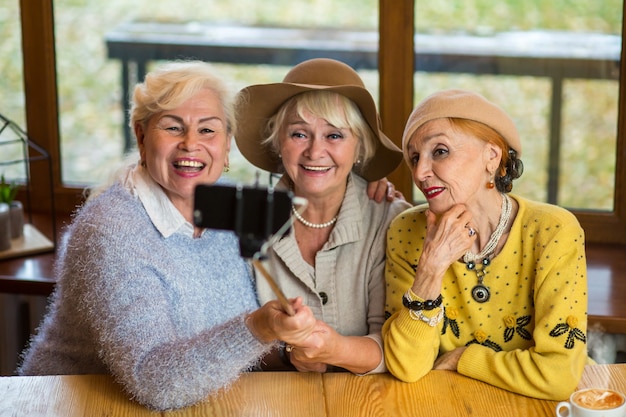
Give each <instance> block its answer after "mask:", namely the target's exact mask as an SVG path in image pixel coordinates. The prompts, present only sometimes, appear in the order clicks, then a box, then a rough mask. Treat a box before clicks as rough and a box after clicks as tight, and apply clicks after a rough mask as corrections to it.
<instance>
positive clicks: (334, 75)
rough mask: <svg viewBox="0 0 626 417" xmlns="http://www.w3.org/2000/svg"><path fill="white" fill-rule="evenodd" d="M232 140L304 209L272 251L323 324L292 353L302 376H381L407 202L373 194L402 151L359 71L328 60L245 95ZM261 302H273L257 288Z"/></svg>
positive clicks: (279, 273)
mask: <svg viewBox="0 0 626 417" xmlns="http://www.w3.org/2000/svg"><path fill="white" fill-rule="evenodd" d="M236 110H237V111H236V113H237V115H238V126H239V130H238V133H237V135H236V136H235V139H236V142H237V146H238V147H239V149H240V150H241V152H242V154H243V155H244V156H245V157H246V159H248V160H249V161H250V162H251V163H252V164H254V165H255V166H257V167H259V168H261V169H264V170H266V171H270V172H278V173H282V174H283V175H282V179H281V180H280V183H279V186H281V187H285V188H289V189H291V190H292V191H293V193H294V194H295V196H297V197H300V199H306V201H307V204H306V205H302V206H296V205H294V207H293V214H294V216H295V219H296V220H295V221H294V224H293V227H292V229H291V231H290V233H289V234H288V235H287V236H285V237H284V238H282V239H281V240H280V241H279V242H277V243H276V244H274V245H273V246H272V248H271V249H270V252H269V256H268V264H269V267H268V268H269V269H270V271H271V273H272V275H273V276H274V277H275V279H276V281H278V284H279V286H280V287H281V288H282V289H283V291H284V292H285V294H286V295H287V296H288V297H296V296H302V297H303V299H304V303H305V304H306V305H307V306H309V308H311V310H312V311H313V313H314V314H315V316H316V318H317V319H318V325H317V326H318V329H317V330H318V331H317V332H316V337H314V338H312V339H311V340H310V341H309V343H307V344H306V345H301V346H295V347H294V346H287V348H286V350H287V352H288V353H290V355H288V357H283V358H284V359H290V360H291V363H292V364H293V365H294V366H295V367H296V368H297V369H299V370H302V371H327V370H330V369H334V368H343V369H346V370H349V371H352V372H354V373H358V374H362V373H368V372H382V371H384V370H385V369H386V368H385V363H384V357H383V353H382V343H381V339H380V329H381V326H382V324H383V321H384V308H383V307H384V292H385V289H384V272H383V268H384V265H385V236H386V231H387V227H388V225H389V222H390V221H391V219H393V218H394V217H395V216H396V215H397V214H398V213H400V212H401V211H403V210H405V209H407V208H408V207H409V205H408V204H407V203H406V202H405V201H403V200H402V199H395V200H394V201H387V200H386V201H383V202H381V203H377V202H375V201H373V200H370V199H369V198H368V195H367V193H366V187H367V184H368V181H369V182H375V181H377V180H380V179H381V178H383V177H385V176H386V175H388V174H389V173H390V172H391V171H393V170H394V169H395V168H396V167H397V166H398V164H399V163H400V162H401V159H402V153H401V151H400V149H398V147H396V146H395V145H394V144H393V142H392V141H391V140H390V139H389V138H387V137H386V136H385V134H384V133H383V132H382V131H381V128H380V119H379V116H378V113H377V111H376V105H375V103H374V100H373V99H372V97H371V95H370V94H369V92H368V91H367V90H366V89H365V87H364V84H363V81H362V80H361V78H360V77H359V75H358V74H357V72H356V71H354V70H353V69H352V68H351V67H349V66H348V65H346V64H344V63H341V62H338V61H335V60H330V59H313V60H309V61H306V62H303V63H301V64H299V65H297V66H296V67H294V68H293V69H292V70H291V71H289V73H288V74H287V75H286V76H285V78H284V80H283V82H282V83H274V84H263V85H253V86H250V87H247V88H245V89H243V90H242V91H241V92H240V94H239V98H238V104H237V109H236ZM257 291H258V296H259V301H260V303H261V304H263V303H265V302H267V301H268V300H270V299H272V298H274V295H273V293H272V291H271V289H270V288H269V287H268V285H267V284H266V282H265V280H257Z"/></svg>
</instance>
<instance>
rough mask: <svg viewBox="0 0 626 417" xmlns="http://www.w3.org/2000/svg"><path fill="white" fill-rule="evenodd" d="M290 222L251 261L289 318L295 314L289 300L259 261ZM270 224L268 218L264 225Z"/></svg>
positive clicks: (302, 202)
mask: <svg viewBox="0 0 626 417" xmlns="http://www.w3.org/2000/svg"><path fill="white" fill-rule="evenodd" d="M270 194H271V193H269V192H268V196H267V199H268V205H270V203H273V197H270ZM270 200H271V201H270ZM292 201H293V204H297V205H302V206H306V205H307V203H308V201H307V200H306V199H304V198H301V197H294V198H293V199H292ZM268 213H271V211H270V210H268ZM292 221H293V219H292V218H289V220H287V221H286V222H285V224H284V225H283V226H282V227H281V228H280V229H279V230H278V232H276V234H275V235H273V236H272V237H271V238H270V239H269V240H268V241H267V242H265V243H264V244H263V246H261V249H260V250H259V251H258V252H257V253H256V254H254V257H253V259H252V264H253V265H254V266H255V267H256V268H257V269H258V270H259V271H260V272H261V275H263V277H264V278H265V280H266V281H267V283H268V284H269V286H270V288H271V289H272V291H274V294H276V297H277V298H278V301H279V302H280V305H281V307H282V308H283V311H284V312H285V313H287V314H288V315H290V316H293V315H295V314H296V313H295V311H293V307H291V304H289V300H287V297H285V294H284V293H283V292H282V290H281V289H280V287H279V286H278V284H276V281H274V278H272V276H271V275H270V273H269V272H268V271H267V269H265V267H264V266H263V263H262V262H261V260H262V259H263V258H265V255H266V254H267V248H268V247H269V246H270V245H272V244H274V242H275V241H276V240H277V239H278V237H280V236H282V235H283V234H284V233H285V231H287V229H289V228H290V227H291V223H292ZM270 222H271V218H268V219H267V221H266V223H265V224H266V225H268V224H271V223H270ZM270 232H271V229H268V230H267V234H266V236H269V235H270Z"/></svg>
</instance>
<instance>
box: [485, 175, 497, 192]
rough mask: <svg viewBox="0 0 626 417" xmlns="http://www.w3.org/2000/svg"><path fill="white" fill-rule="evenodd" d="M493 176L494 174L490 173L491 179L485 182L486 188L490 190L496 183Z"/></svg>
mask: <svg viewBox="0 0 626 417" xmlns="http://www.w3.org/2000/svg"><path fill="white" fill-rule="evenodd" d="M494 177H495V175H494V174H491V179H490V180H489V182H488V183H487V188H488V189H490V190H491V189H492V188H493V187H495V186H496V183H495V181H494Z"/></svg>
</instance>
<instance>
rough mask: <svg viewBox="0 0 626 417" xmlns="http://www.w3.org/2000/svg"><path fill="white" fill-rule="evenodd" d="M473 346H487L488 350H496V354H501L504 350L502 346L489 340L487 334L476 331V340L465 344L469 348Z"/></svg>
mask: <svg viewBox="0 0 626 417" xmlns="http://www.w3.org/2000/svg"><path fill="white" fill-rule="evenodd" d="M472 344H478V345H483V346H487V347H488V348H491V349H493V350H495V351H496V352H500V351H501V350H502V348H501V347H500V345H498V344H497V343H495V342H492V341H491V340H489V339H488V338H487V333H485V332H484V331H482V330H476V331H475V332H474V339H473V340H470V341H469V342H467V343H466V344H465V346H469V345H472Z"/></svg>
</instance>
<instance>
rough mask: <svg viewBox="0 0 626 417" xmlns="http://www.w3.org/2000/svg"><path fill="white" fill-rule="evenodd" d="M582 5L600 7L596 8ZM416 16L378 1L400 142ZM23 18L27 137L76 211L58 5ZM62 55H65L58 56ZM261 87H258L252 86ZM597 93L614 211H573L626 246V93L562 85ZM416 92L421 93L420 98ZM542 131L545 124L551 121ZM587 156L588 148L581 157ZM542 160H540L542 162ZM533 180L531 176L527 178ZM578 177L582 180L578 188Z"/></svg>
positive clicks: (382, 60)
mask: <svg viewBox="0 0 626 417" xmlns="http://www.w3.org/2000/svg"><path fill="white" fill-rule="evenodd" d="M418 1H421V0H418ZM617 1H619V0H617ZM461 3H462V2H459V4H461ZM483 3H484V2H483ZM524 3H527V2H524ZM537 3H539V2H537ZM583 3H584V4H587V3H589V4H596V3H595V2H591V3H590V2H583ZM599 3H600V5H601V6H602V7H608V8H610V10H613V9H616V10H613V11H612V12H614V13H615V15H619V20H620V22H621V16H622V11H623V4H622V3H619V4H618V5H617V6H616V5H615V1H607V2H599ZM22 4H23V3H22ZM361 4H363V3H361V2H359V9H360V8H361V7H366V6H365V5H363V6H360V5H361ZM262 7H263V8H265V7H270V6H268V5H266V4H265V3H262ZM369 7H371V8H372V9H374V10H375V8H376V6H375V4H374V5H371V6H369ZM421 7H422V6H421V3H420V9H421ZM414 9H415V2H414V0H394V1H393V2H392V1H386V0H379V7H378V13H379V15H380V18H379V25H380V27H379V32H380V51H379V73H380V93H379V94H380V95H379V102H380V110H381V117H382V119H383V126H385V130H387V133H388V135H389V136H390V137H392V138H396V139H397V140H399V138H400V137H401V135H402V129H403V126H404V122H405V121H406V118H407V116H408V114H409V113H410V111H411V109H412V107H413V104H414V100H415V99H416V97H414V94H413V92H414V89H413V85H414V83H419V82H420V79H419V78H417V76H416V77H415V78H416V79H417V80H416V79H414V68H413V64H414V56H413V55H414V54H413V52H412V51H413V50H414V49H413V47H414V46H413V33H414V28H415V24H416V23H417V24H418V26H419V22H420V21H419V19H418V20H417V21H414V19H413V16H414ZM563 9H565V8H564V7H559V8H558V9H557V10H558V11H559V13H560V12H561V10H563ZM268 10H269V9H268ZM494 10H499V9H494ZM244 12H245V11H242V15H245V13H244ZM274 12H276V10H274ZM420 13H421V11H420ZM585 13H588V12H587V11H585V10H582V11H580V14H579V16H584V15H585ZM594 13H595V11H594ZM344 14H345V13H344ZM306 15H307V17H308V16H309V15H311V14H310V13H307V14H306ZM348 15H349V14H348ZM21 16H22V17H21V22H22V31H23V33H24V41H23V50H24V62H25V64H24V77H25V79H26V83H25V85H26V88H25V95H26V103H27V106H26V122H27V126H28V131H29V133H30V134H31V136H32V137H33V138H36V140H37V141H38V142H40V143H41V144H42V145H44V147H46V149H48V150H49V151H50V153H51V155H52V157H53V160H54V161H55V170H54V182H55V195H56V201H57V205H58V207H59V209H60V210H67V211H69V210H71V209H72V208H73V207H75V204H76V203H77V202H78V201H79V200H80V193H81V191H82V190H81V189H80V188H72V187H69V186H67V185H66V184H64V183H63V181H62V180H61V178H62V174H61V170H62V168H61V163H60V162H59V161H60V160H61V159H62V158H61V155H62V152H61V149H60V144H61V140H60V135H59V124H58V118H57V115H58V114H59V108H58V106H57V85H56V83H55V76H56V71H55V54H54V48H55V45H54V43H53V36H52V34H53V27H54V25H53V17H52V16H53V13H52V2H51V1H49V2H43V4H41V5H40V7H37V8H31V7H22V10H21ZM320 17H326V16H320ZM447 20H449V21H461V20H463V19H461V18H458V17H457V18H455V19H452V18H447ZM466 20H467V19H466ZM574 20H575V19H574ZM76 23H80V19H78V20H77V22H75V24H76ZM574 26H576V27H575V29H576V30H578V26H577V25H574ZM618 26H619V33H618V35H620V38H621V37H622V36H621V35H622V29H621V23H620V24H619V25H618ZM611 27H613V26H611ZM620 46H621V41H620ZM418 52H419V51H418ZM59 54H61V52H59ZM620 62H621V61H620ZM57 64H58V62H57ZM73 71H78V68H73ZM60 72H61V69H59V73H60ZM283 74H284V72H283ZM624 74H626V72H625V71H624V63H623V62H621V63H620V67H619V75H620V77H619V78H621V76H623V75H624ZM59 76H60V77H61V76H62V74H59ZM281 76H282V74H281ZM418 76H420V74H418ZM257 81H258V80H255V81H252V82H257ZM599 82H600V83H603V82H605V81H602V80H600V81H599ZM606 82H613V81H606ZM537 83H538V84H537V87H536V88H538V90H537V91H543V90H545V89H546V87H545V86H543V85H542V82H541V80H538V81H537ZM569 83H571V84H569ZM616 84H617V83H616ZM585 88H589V90H585ZM597 88H601V89H606V90H607V97H608V98H607V99H606V101H607V103H608V104H607V105H608V106H609V107H612V108H613V109H614V110H613V111H614V112H615V111H616V110H615V109H622V110H621V112H619V113H613V114H611V113H609V114H608V115H606V114H600V115H598V116H597V117H593V120H596V119H598V118H599V117H600V118H603V117H607V118H608V120H609V123H614V118H615V117H617V120H618V121H617V128H616V129H615V128H614V127H613V129H614V131H613V133H615V134H616V139H615V142H614V143H615V145H614V146H613V145H611V144H610V139H609V142H607V143H608V145H606V146H604V145H603V146H602V147H597V148H600V149H596V150H594V152H596V151H597V150H599V151H600V153H604V154H607V153H610V154H612V155H614V156H612V157H609V158H608V159H606V161H609V162H608V164H611V162H610V160H611V159H612V160H613V161H614V162H613V163H614V164H615V168H614V173H613V175H608V176H607V178H606V181H607V183H606V184H607V185H603V187H604V188H607V189H608V190H609V194H612V199H613V204H612V206H611V204H610V203H608V204H607V205H606V206H607V207H606V208H604V207H600V210H596V209H595V208H596V207H593V206H592V207H582V208H581V209H575V210H573V211H574V212H575V213H576V215H577V216H578V218H579V220H580V221H581V223H582V225H583V227H584V228H585V230H586V234H587V238H588V240H589V241H603V242H621V243H626V168H625V166H624V165H625V163H626V144H625V140H626V139H625V138H624V136H625V135H626V131H624V128H625V127H626V125H625V121H626V117H624V116H625V114H624V110H623V109H624V108H625V107H624V104H626V102H625V101H624V97H625V96H626V95H625V94H624V92H622V90H623V88H622V86H621V85H619V87H618V86H617V85H615V84H612V86H609V87H605V86H604V84H596V85H592V86H591V87H584V86H583V87H581V85H580V84H579V79H574V80H572V81H571V82H570V81H567V83H566V84H564V94H565V96H564V97H566V101H567V103H569V99H567V97H568V95H577V96H579V95H583V94H584V95H588V94H589V93H588V91H592V92H594V93H595V91H596V89H597ZM616 89H617V90H618V91H619V94H618V95H617V98H615V96H613V97H611V95H610V94H611V92H610V90H612V91H613V94H614V91H615V90H616ZM416 92H417V93H419V91H416ZM542 94H544V93H542ZM615 100H617V101H618V103H619V105H617V106H616V105H615ZM59 102H60V100H59ZM597 104H598V103H597V102H596V101H594V103H593V105H594V106H596V105H597ZM568 106H569V104H566V106H565V110H564V111H565V113H564V115H563V120H564V123H569V122H570V121H576V120H577V119H579V118H581V116H580V113H577V111H575V110H572V109H570V108H568ZM522 116H524V117H525V115H523V114H522ZM522 116H520V118H524V117H522ZM516 117H517V116H516ZM611 118H613V122H611ZM541 123H545V120H544V121H542V122H541ZM541 123H540V124H541ZM594 129H595V128H594V127H593V126H592V127H591V130H590V131H591V132H592V133H593V134H594V135H595V134H596V133H597V132H596V131H595V130H594ZM564 132H565V133H564V134H562V136H567V137H568V138H570V137H571V136H572V135H574V134H575V133H576V132H571V131H568V130H567V128H565V130H564ZM607 136H609V134H607ZM594 146H596V142H595V138H594V141H592V142H591V145H590V146H589V147H594ZM612 148H614V149H612ZM586 150H587V147H585V146H584V147H582V151H583V152H584V151H586ZM567 157H568V156H567V155H562V158H563V160H565V159H566V158H567ZM537 159H538V160H540V158H537ZM544 165H545V162H544ZM527 166H528V163H527ZM542 169H543V168H538V169H537V170H536V171H537V172H540V171H541V170H542ZM561 169H562V170H563V171H568V170H573V169H576V166H568V165H567V164H564V165H563V164H562V168H561ZM527 174H528V168H527V173H526V174H525V176H526V175H527ZM33 175H40V176H42V175H46V174H45V173H33ZM577 177H580V178H584V179H580V180H579V179H578V178H577ZM523 178H524V177H522V179H523ZM391 179H392V180H393V181H394V183H395V184H396V186H397V187H398V188H399V189H400V190H402V191H403V192H404V194H405V195H407V196H408V195H410V194H411V193H412V182H411V178H410V175H409V173H408V170H407V169H406V168H405V167H404V166H402V167H400V168H399V169H398V170H396V172H394V173H393V174H392V175H391ZM592 181H599V177H596V173H595V172H592V171H591V170H589V172H583V173H582V174H580V175H574V174H572V175H567V176H566V177H565V179H564V180H563V181H562V182H561V183H559V189H563V190H564V189H568V188H572V189H573V188H576V189H578V187H580V186H581V185H582V183H583V182H587V183H589V182H592ZM533 182H534V181H533ZM537 182H539V183H540V184H542V185H540V187H543V188H545V185H543V182H544V181H541V180H537ZM41 183H42V184H43V183H46V181H41ZM520 184H521V183H520ZM533 185H534V184H533ZM536 188H537V187H536ZM610 190H612V192H610ZM520 191H521V190H520ZM585 193H586V191H585V192H579V193H578V194H579V195H581V194H583V196H584V194H585ZM559 198H560V197H559ZM589 199H591V198H589ZM593 199H594V200H595V199H596V197H595V196H594V197H593ZM559 203H560V204H561V203H562V202H561V201H559ZM576 204H579V203H576ZM585 204H586V203H585Z"/></svg>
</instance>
